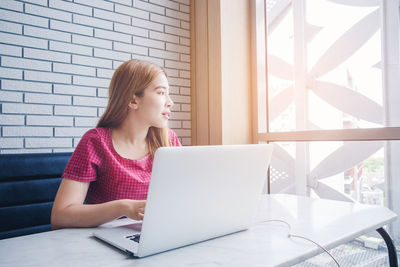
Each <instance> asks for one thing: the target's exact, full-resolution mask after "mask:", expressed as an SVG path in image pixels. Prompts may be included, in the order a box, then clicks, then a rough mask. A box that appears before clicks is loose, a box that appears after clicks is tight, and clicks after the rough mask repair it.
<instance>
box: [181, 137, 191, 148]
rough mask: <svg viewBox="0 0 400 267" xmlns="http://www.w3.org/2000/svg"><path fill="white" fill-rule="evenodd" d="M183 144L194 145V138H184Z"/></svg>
mask: <svg viewBox="0 0 400 267" xmlns="http://www.w3.org/2000/svg"><path fill="white" fill-rule="evenodd" d="M181 143H182V145H183V146H190V145H192V138H182V140H181Z"/></svg>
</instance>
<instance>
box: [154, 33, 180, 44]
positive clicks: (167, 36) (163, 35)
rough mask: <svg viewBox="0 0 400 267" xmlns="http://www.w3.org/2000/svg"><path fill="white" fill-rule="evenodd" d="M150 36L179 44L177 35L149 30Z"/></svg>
mask: <svg viewBox="0 0 400 267" xmlns="http://www.w3.org/2000/svg"><path fill="white" fill-rule="evenodd" d="M150 38H151V39H156V40H161V41H166V42H170V43H176V44H179V37H178V36H175V35H171V34H166V33H161V32H154V31H150Z"/></svg>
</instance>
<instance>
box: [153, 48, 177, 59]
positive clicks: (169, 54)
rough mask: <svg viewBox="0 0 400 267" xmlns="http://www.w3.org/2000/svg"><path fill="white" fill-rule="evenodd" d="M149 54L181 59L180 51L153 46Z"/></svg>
mask: <svg viewBox="0 0 400 267" xmlns="http://www.w3.org/2000/svg"><path fill="white" fill-rule="evenodd" d="M149 56H152V57H159V58H166V59H172V60H179V54H178V53H175V52H168V51H164V50H158V49H153V48H150V52H149Z"/></svg>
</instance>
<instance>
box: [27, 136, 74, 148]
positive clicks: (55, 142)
mask: <svg viewBox="0 0 400 267" xmlns="http://www.w3.org/2000/svg"><path fill="white" fill-rule="evenodd" d="M25 147H26V148H34V147H38V148H45V147H51V148H53V147H72V139H71V138H25Z"/></svg>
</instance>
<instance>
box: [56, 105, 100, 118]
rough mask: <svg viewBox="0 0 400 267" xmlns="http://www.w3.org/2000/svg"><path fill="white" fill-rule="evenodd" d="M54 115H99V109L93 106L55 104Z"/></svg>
mask: <svg viewBox="0 0 400 267" xmlns="http://www.w3.org/2000/svg"><path fill="white" fill-rule="evenodd" d="M54 115H71V116H92V117H95V116H97V109H96V108H93V107H77V106H55V107H54Z"/></svg>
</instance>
